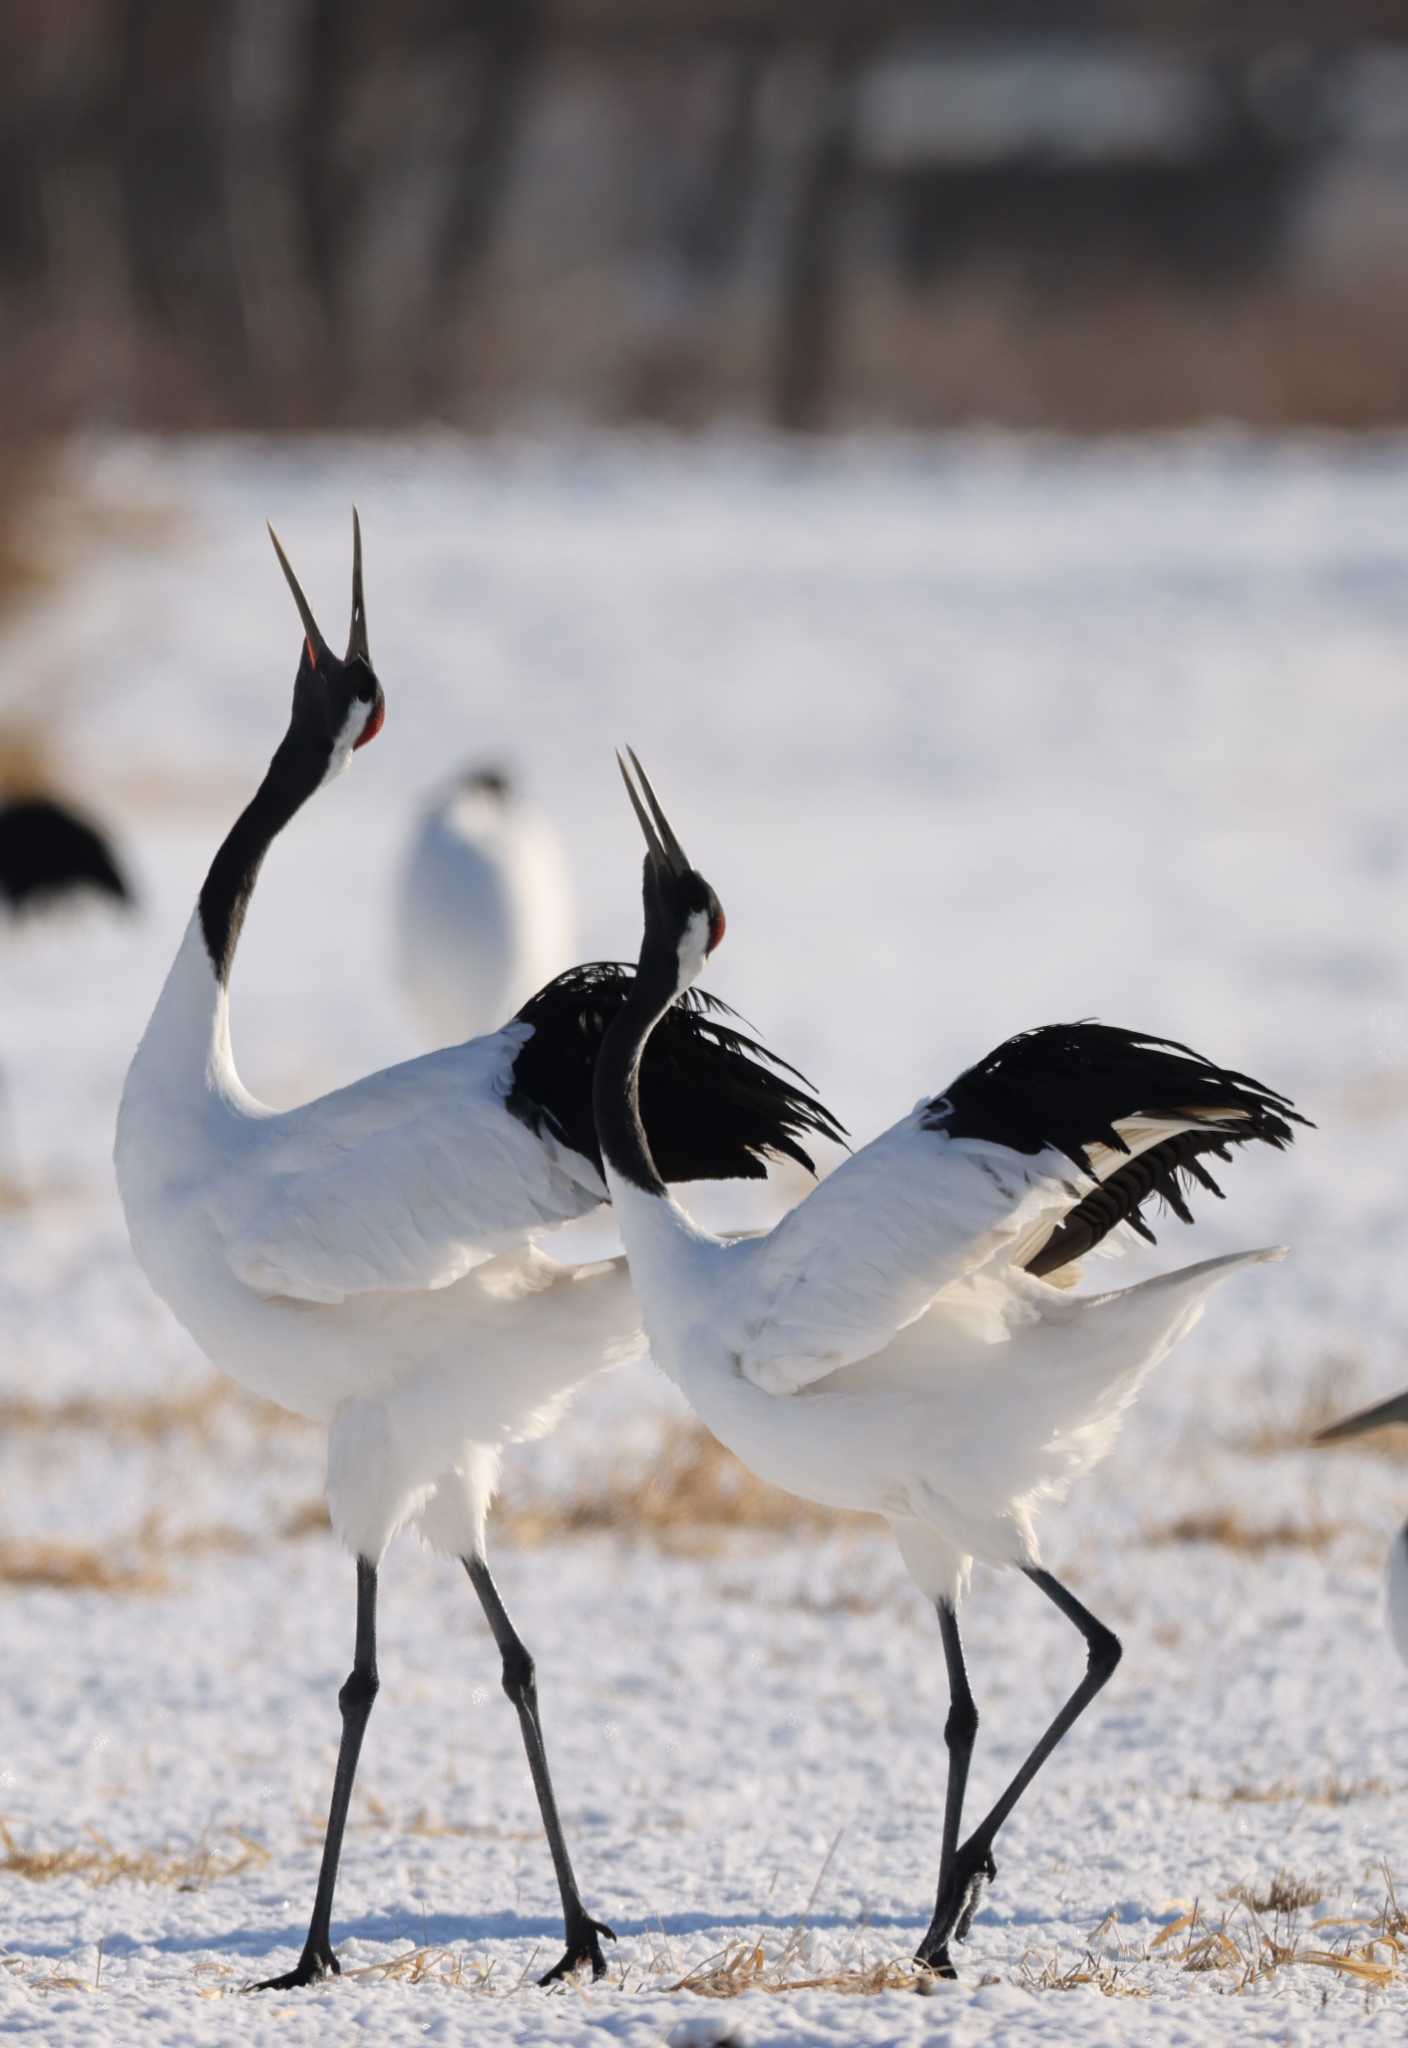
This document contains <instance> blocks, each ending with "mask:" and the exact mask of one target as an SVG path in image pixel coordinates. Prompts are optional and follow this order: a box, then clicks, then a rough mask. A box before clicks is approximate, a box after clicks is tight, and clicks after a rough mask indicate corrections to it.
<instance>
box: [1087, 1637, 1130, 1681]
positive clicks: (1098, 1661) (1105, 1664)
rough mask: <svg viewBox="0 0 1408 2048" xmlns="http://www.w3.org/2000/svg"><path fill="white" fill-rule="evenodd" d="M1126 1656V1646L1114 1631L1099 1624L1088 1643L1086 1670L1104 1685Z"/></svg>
mask: <svg viewBox="0 0 1408 2048" xmlns="http://www.w3.org/2000/svg"><path fill="white" fill-rule="evenodd" d="M1123 1655H1124V1645H1123V1644H1122V1643H1121V1641H1120V1639H1119V1637H1118V1636H1117V1635H1116V1634H1115V1632H1114V1630H1113V1629H1108V1628H1106V1627H1105V1625H1104V1624H1103V1622H1097V1623H1096V1625H1095V1627H1094V1629H1093V1630H1092V1631H1091V1634H1090V1636H1089V1638H1088V1641H1087V1646H1086V1669H1087V1670H1088V1671H1089V1672H1090V1673H1091V1675H1092V1677H1095V1678H1098V1679H1099V1680H1100V1682H1101V1684H1102V1685H1103V1684H1104V1682H1105V1680H1106V1679H1107V1678H1110V1677H1112V1676H1113V1674H1114V1670H1115V1666H1116V1665H1117V1664H1118V1663H1119V1661H1120V1658H1121V1657H1122V1656H1123Z"/></svg>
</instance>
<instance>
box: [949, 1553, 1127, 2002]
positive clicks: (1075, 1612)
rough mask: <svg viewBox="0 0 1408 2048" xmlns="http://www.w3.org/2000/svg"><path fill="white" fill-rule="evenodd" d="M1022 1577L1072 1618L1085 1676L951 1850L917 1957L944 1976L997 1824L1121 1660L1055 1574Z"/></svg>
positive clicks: (989, 1868) (1113, 1639) (984, 1871)
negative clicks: (1082, 1643)
mask: <svg viewBox="0 0 1408 2048" xmlns="http://www.w3.org/2000/svg"><path fill="white" fill-rule="evenodd" d="M1027 1577H1028V1578H1029V1579H1030V1580H1031V1582H1032V1584H1033V1585H1034V1586H1036V1587H1038V1588H1039V1590H1040V1591H1041V1592H1043V1593H1044V1594H1045V1595H1046V1597H1047V1599H1048V1600H1050V1601H1051V1602H1053V1604H1054V1605H1055V1606H1057V1607H1059V1608H1060V1610H1061V1612H1062V1614H1064V1615H1065V1617H1066V1619H1067V1620H1068V1621H1072V1622H1074V1623H1075V1625H1076V1627H1077V1628H1078V1629H1079V1630H1080V1632H1081V1634H1082V1635H1083V1636H1084V1637H1085V1651H1086V1664H1085V1676H1084V1678H1083V1679H1082V1680H1081V1682H1080V1684H1079V1685H1078V1686H1077V1687H1076V1689H1075V1691H1074V1692H1073V1693H1072V1694H1071V1696H1070V1698H1069V1699H1068V1700H1067V1701H1066V1704H1065V1705H1064V1706H1063V1707H1062V1709H1061V1711H1060V1713H1059V1714H1057V1715H1056V1717H1055V1719H1054V1720H1053V1721H1052V1722H1051V1725H1050V1727H1049V1728H1047V1730H1046V1732H1045V1733H1044V1734H1043V1735H1042V1737H1041V1738H1040V1740H1039V1741H1038V1742H1037V1743H1036V1744H1035V1745H1034V1747H1033V1748H1032V1751H1031V1753H1030V1755H1029V1756H1028V1757H1027V1759H1026V1762H1025V1763H1024V1764H1023V1765H1022V1766H1021V1768H1020V1770H1018V1771H1017V1772H1016V1774H1015V1776H1014V1777H1013V1779H1012V1782H1011V1784H1010V1785H1008V1787H1007V1789H1006V1790H1005V1791H1004V1792H1003V1793H1002V1794H1001V1796H1000V1797H999V1798H998V1800H997V1801H996V1803H995V1804H994V1806H993V1807H992V1808H991V1810H990V1811H989V1812H988V1813H986V1814H984V1816H983V1818H982V1820H980V1821H979V1823H978V1825H977V1827H975V1828H974V1830H973V1832H972V1834H971V1835H970V1836H969V1837H968V1839H967V1841H966V1842H964V1843H963V1844H962V1845H961V1846H960V1847H958V1848H957V1849H955V1851H954V1853H953V1857H952V1861H951V1864H950V1867H949V1870H948V1875H947V1880H946V1881H945V1880H943V1879H941V1880H940V1884H939V1897H938V1903H937V1905H936V1906H935V1908H934V1917H933V1920H932V1921H931V1923H930V1926H929V1932H928V1933H927V1934H926V1935H925V1937H924V1939H923V1941H922V1942H920V1944H919V1950H918V1955H917V1958H916V1960H917V1961H919V1962H921V1963H928V1964H929V1966H930V1968H932V1969H935V1970H938V1971H940V1972H941V1973H942V1974H945V1975H952V1974H953V1965H952V1963H951V1962H950V1961H949V1952H948V1951H949V1943H950V1942H952V1941H962V1940H963V1938H964V1936H965V1935H966V1934H967V1932H968V1929H969V1926H970V1925H971V1923H972V1919H973V1915H974V1913H975V1912H976V1911H977V1907H978V1899H979V1896H980V1894H981V1891H982V1886H983V1882H984V1880H985V1879H990V1878H991V1877H992V1876H993V1875H994V1874H995V1873H994V1866H993V1860H992V1845H993V1841H994V1840H995V1838H996V1836H997V1832H998V1830H999V1828H1000V1827H1001V1826H1002V1824H1003V1822H1004V1821H1005V1820H1006V1819H1007V1817H1008V1815H1009V1814H1010V1813H1011V1811H1012V1809H1013V1807H1014V1806H1015V1805H1016V1804H1017V1801H1018V1800H1019V1799H1020V1798H1021V1796H1022V1794H1023V1793H1024V1792H1025V1791H1026V1789H1027V1787H1028V1785H1030V1783H1031V1781H1032V1779H1033V1778H1034V1777H1035V1776H1036V1774H1037V1772H1038V1771H1039V1770H1040V1769H1041V1767H1042V1765H1043V1764H1044V1763H1045V1762H1046V1759H1047V1758H1048V1757H1049V1756H1050V1754H1051V1752H1052V1750H1053V1749H1055V1747H1056V1745H1057V1743H1058V1742H1060V1741H1061V1739H1062V1737H1063V1736H1064V1735H1066V1734H1067V1733H1068V1732H1069V1731H1070V1729H1071V1728H1072V1727H1073V1726H1074V1725H1075V1723H1076V1722H1077V1721H1078V1720H1079V1719H1080V1717H1081V1715H1082V1714H1083V1713H1084V1712H1085V1710H1086V1708H1087V1707H1088V1706H1089V1705H1090V1702H1091V1701H1092V1700H1093V1699H1094V1697H1095V1695H1096V1693H1098V1692H1099V1691H1100V1689H1101V1687H1102V1686H1104V1685H1105V1684H1107V1683H1108V1681H1109V1680H1110V1678H1111V1677H1112V1676H1113V1674H1114V1669H1115V1666H1116V1665H1117V1664H1118V1663H1119V1661H1120V1644H1119V1638H1118V1636H1116V1635H1114V1634H1112V1633H1111V1631H1110V1630H1109V1629H1107V1628H1106V1626H1105V1624H1104V1622H1102V1621H1097V1620H1096V1618H1095V1616H1094V1615H1093V1614H1092V1613H1091V1612H1090V1610H1089V1608H1088V1607H1082V1605H1081V1603H1080V1601H1079V1600H1077V1598H1076V1596H1075V1594H1074V1593H1068V1592H1067V1590H1066V1588H1065V1587H1064V1586H1063V1585H1062V1584H1061V1583H1060V1581H1059V1580H1058V1579H1053V1578H1052V1576H1051V1574H1050V1572H1044V1571H1039V1570H1037V1569H1036V1568H1035V1567H1030V1568H1029V1569H1028V1571H1027Z"/></svg>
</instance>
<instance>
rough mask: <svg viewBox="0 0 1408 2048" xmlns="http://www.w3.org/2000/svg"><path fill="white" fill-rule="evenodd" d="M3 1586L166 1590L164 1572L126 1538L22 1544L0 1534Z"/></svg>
mask: <svg viewBox="0 0 1408 2048" xmlns="http://www.w3.org/2000/svg"><path fill="white" fill-rule="evenodd" d="M0 1585H5V1586H44V1587H47V1588H48V1589H49V1590H50V1591H54V1592H62V1593H164V1592H166V1590H167V1587H168V1580H167V1578H166V1574H165V1573H164V1572H163V1571H162V1570H161V1568H160V1566H159V1565H158V1564H157V1563H155V1562H154V1561H153V1560H152V1559H151V1558H150V1557H147V1556H143V1555H138V1556H136V1557H132V1556H131V1554H130V1547H129V1545H128V1544H127V1543H119V1544H115V1545H114V1546H113V1547H112V1548H111V1549H108V1550H97V1549H94V1548H93V1547H92V1546H91V1545H90V1544H86V1543H61V1542H47V1543H24V1542H17V1541H12V1540H10V1539H6V1538H0Z"/></svg>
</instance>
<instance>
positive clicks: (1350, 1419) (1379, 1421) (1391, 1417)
mask: <svg viewBox="0 0 1408 2048" xmlns="http://www.w3.org/2000/svg"><path fill="white" fill-rule="evenodd" d="M1386 1422H1408V1390H1405V1391H1404V1392H1403V1393H1401V1394H1394V1395H1392V1396H1391V1397H1390V1398H1389V1399H1388V1400H1387V1401H1380V1402H1378V1403H1377V1405H1376V1406H1374V1407H1373V1408H1361V1409H1360V1410H1359V1413H1358V1414H1357V1415H1346V1417H1345V1418H1344V1421H1343V1422H1332V1423H1331V1424H1330V1426H1329V1428H1328V1429H1321V1430H1317V1431H1316V1433H1315V1435H1314V1436H1313V1437H1312V1438H1311V1439H1310V1441H1311V1442H1312V1443H1314V1444H1337V1443H1342V1442H1343V1441H1344V1439H1345V1438H1346V1437H1351V1436H1363V1435H1364V1434H1365V1432H1366V1431H1368V1430H1371V1429H1379V1428H1382V1426H1383V1424H1384V1423H1386Z"/></svg>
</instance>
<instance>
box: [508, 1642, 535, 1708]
mask: <svg viewBox="0 0 1408 2048" xmlns="http://www.w3.org/2000/svg"><path fill="white" fill-rule="evenodd" d="M503 1678H504V1691H505V1692H506V1693H507V1694H508V1696H509V1698H510V1699H511V1700H512V1701H513V1704H514V1705H515V1706H518V1705H519V1704H520V1703H521V1702H522V1701H525V1700H528V1701H531V1700H532V1699H533V1698H534V1696H535V1692H536V1685H537V1667H536V1665H535V1664H534V1662H533V1659H532V1656H531V1655H530V1654H529V1652H528V1651H527V1650H525V1649H524V1647H523V1645H522V1643H515V1644H514V1645H513V1646H512V1648H510V1649H507V1650H505V1651H504V1672H503Z"/></svg>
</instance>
